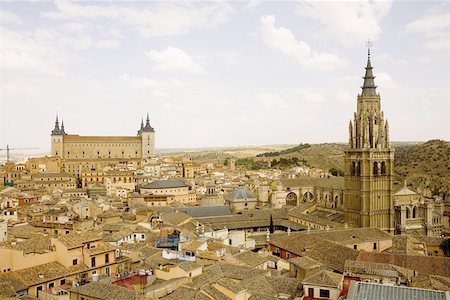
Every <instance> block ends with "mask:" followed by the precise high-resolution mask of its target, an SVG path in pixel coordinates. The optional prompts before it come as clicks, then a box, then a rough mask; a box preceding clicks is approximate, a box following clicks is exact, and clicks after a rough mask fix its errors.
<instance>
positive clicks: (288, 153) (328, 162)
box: [256, 144, 345, 170]
mask: <svg viewBox="0 0 450 300" xmlns="http://www.w3.org/2000/svg"><path fill="white" fill-rule="evenodd" d="M344 148H345V145H344V144H312V145H309V144H300V145H299V146H296V147H293V148H289V149H286V150H283V151H280V152H279V153H273V152H269V153H263V154H260V155H258V157H257V158H256V160H264V161H272V160H274V159H275V160H280V159H282V158H283V159H293V158H294V157H295V158H297V160H298V161H303V162H306V165H308V166H310V167H315V168H320V169H323V170H330V169H337V170H343V168H344ZM275 154H277V155H275Z"/></svg>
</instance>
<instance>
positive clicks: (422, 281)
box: [410, 275, 450, 292]
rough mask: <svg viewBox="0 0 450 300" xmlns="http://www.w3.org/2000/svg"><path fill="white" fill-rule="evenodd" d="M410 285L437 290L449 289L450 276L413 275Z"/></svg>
mask: <svg viewBox="0 0 450 300" xmlns="http://www.w3.org/2000/svg"><path fill="white" fill-rule="evenodd" d="M410 286H411V287H416V288H421V289H430V290H439V291H447V292H449V291H450V278H449V277H444V276H438V275H423V276H418V277H414V278H413V280H412V283H411V285H410Z"/></svg>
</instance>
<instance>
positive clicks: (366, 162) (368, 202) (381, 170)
mask: <svg viewBox="0 0 450 300" xmlns="http://www.w3.org/2000/svg"><path fill="white" fill-rule="evenodd" d="M374 78H375V77H374V76H373V74H372V65H371V62H370V53H369V58H368V60H367V66H366V74H365V76H364V85H363V87H362V92H361V94H360V95H358V100H357V111H356V112H355V114H354V120H353V122H352V121H350V124H349V136H350V137H349V143H348V147H347V149H346V150H345V158H344V164H345V165H344V166H345V171H344V172H345V181H344V206H345V219H346V222H347V223H348V224H349V225H350V226H353V227H375V228H379V229H382V230H386V231H389V232H393V231H394V206H393V193H392V189H393V172H394V149H393V148H392V147H391V146H390V143H389V125H388V122H387V120H386V121H385V119H384V113H383V112H382V111H381V108H380V95H379V94H377V93H376V86H375V83H374Z"/></svg>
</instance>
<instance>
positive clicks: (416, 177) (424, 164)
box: [394, 140, 450, 196]
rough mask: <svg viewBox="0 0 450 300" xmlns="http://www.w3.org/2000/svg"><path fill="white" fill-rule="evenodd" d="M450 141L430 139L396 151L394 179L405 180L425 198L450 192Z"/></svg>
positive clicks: (401, 147)
mask: <svg viewBox="0 0 450 300" xmlns="http://www.w3.org/2000/svg"><path fill="white" fill-rule="evenodd" d="M449 156H450V142H447V141H441V140H431V141H428V142H426V143H422V144H418V145H405V146H397V147H396V148H395V167H394V169H395V175H396V176H395V179H396V180H398V181H400V182H403V181H404V180H405V179H406V180H407V182H408V183H409V184H412V187H413V188H414V189H415V190H417V191H419V192H422V193H423V194H425V195H427V196H431V195H441V196H443V195H445V194H446V193H448V192H449V190H450V161H449Z"/></svg>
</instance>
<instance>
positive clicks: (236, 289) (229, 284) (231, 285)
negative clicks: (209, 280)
mask: <svg viewBox="0 0 450 300" xmlns="http://www.w3.org/2000/svg"><path fill="white" fill-rule="evenodd" d="M214 283H215V284H219V285H221V286H223V287H224V288H226V289H228V290H230V291H232V292H233V293H236V294H237V293H240V292H242V291H244V290H246V288H245V287H244V286H243V285H242V284H241V283H239V282H237V281H235V280H232V279H230V278H227V277H224V278H220V279H219V280H217V281H215V282H214ZM214 283H213V284H214Z"/></svg>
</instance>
